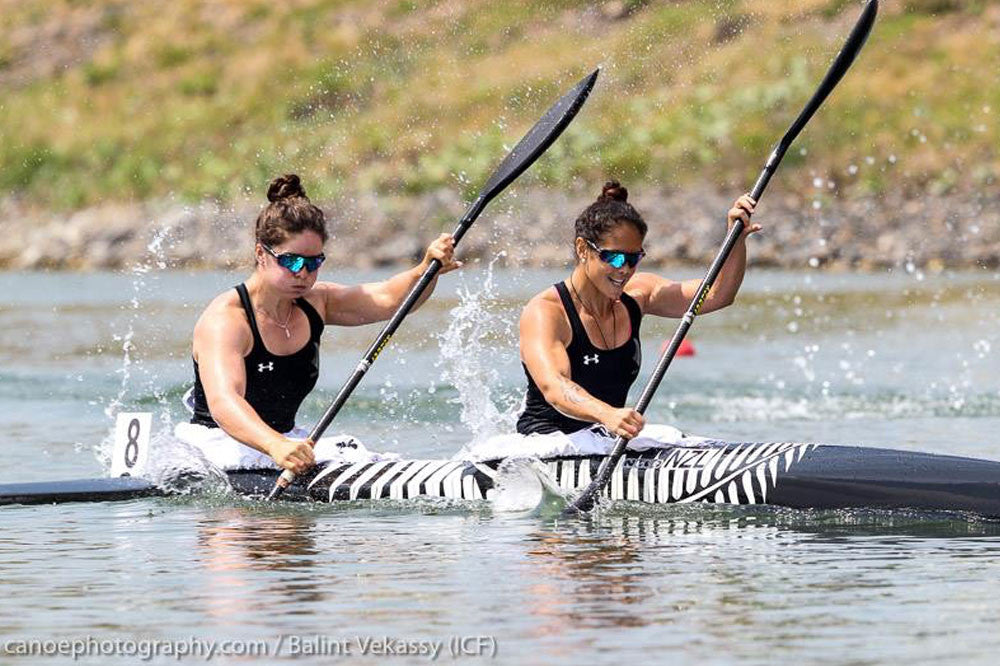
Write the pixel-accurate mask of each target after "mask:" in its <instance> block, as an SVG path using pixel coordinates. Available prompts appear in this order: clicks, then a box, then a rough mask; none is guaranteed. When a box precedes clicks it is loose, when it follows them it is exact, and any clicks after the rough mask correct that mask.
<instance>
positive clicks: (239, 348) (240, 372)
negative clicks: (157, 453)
mask: <svg viewBox="0 0 1000 666" xmlns="http://www.w3.org/2000/svg"><path fill="white" fill-rule="evenodd" d="M230 309H231V308H230ZM225 310H226V309H223V308H220V307H217V306H216V305H213V306H212V307H211V308H210V309H209V310H207V311H206V312H205V314H203V315H202V317H201V319H199V321H198V323H197V325H196V326H195V329H194V353H195V358H196V359H197V361H198V372H199V374H200V376H201V383H202V386H203V387H204V389H205V397H206V398H207V399H208V409H209V411H210V412H211V413H212V418H214V419H215V422H216V423H218V424H219V427H221V428H222V429H223V430H225V431H226V433H227V434H228V435H230V436H231V437H232V438H233V439H236V440H237V441H240V442H242V443H244V444H246V445H247V446H250V447H253V448H255V449H257V450H258V451H261V452H262V453H266V454H268V455H270V454H271V448H272V445H273V443H274V442H275V441H277V440H280V439H283V437H282V435H281V433H278V432H276V431H275V430H273V429H272V428H271V427H269V426H268V425H267V424H266V423H264V421H263V420H262V419H261V418H260V416H258V414H257V412H256V411H254V409H253V407H251V406H250V403H248V402H247V401H246V400H245V399H244V397H243V395H244V393H245V392H246V370H245V368H244V365H243V356H244V354H245V352H246V350H247V348H248V347H249V346H250V344H251V342H250V341H249V340H248V337H249V330H247V327H246V325H245V324H244V323H243V322H241V321H240V320H239V319H238V318H237V317H236V316H233V314H232V313H231V312H227V311H225Z"/></svg>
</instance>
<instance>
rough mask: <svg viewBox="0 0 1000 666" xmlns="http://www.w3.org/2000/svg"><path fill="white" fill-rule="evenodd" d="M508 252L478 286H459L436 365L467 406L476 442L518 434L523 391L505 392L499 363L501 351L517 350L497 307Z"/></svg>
mask: <svg viewBox="0 0 1000 666" xmlns="http://www.w3.org/2000/svg"><path fill="white" fill-rule="evenodd" d="M505 256H506V253H504V252H500V253H499V254H497V256H496V257H494V258H493V260H492V261H491V262H490V264H489V266H488V267H487V269H486V279H485V281H484V282H483V284H482V286H481V287H480V288H479V289H478V290H473V289H470V288H468V287H461V288H459V290H458V297H459V305H458V306H457V307H455V308H453V309H452V310H451V312H450V313H449V324H448V328H447V329H446V330H445V331H444V332H443V333H441V334H439V335H438V336H437V337H438V346H439V348H440V350H441V356H440V360H439V361H438V363H437V365H438V366H439V367H442V368H443V370H442V373H441V374H442V379H443V380H444V381H445V382H447V383H450V384H451V385H453V386H454V387H455V390H456V391H458V397H457V398H455V399H453V402H455V403H458V404H460V405H461V406H462V411H461V415H460V418H461V421H462V424H463V425H464V426H466V427H467V428H468V429H469V430H471V431H472V437H473V443H476V442H480V441H483V440H485V439H488V438H490V437H493V436H495V435H499V434H502V433H509V432H513V430H514V426H515V423H516V421H517V412H518V410H519V408H520V399H521V396H520V393H515V392H513V391H511V390H510V388H509V387H508V388H507V390H504V382H503V379H502V375H501V372H500V369H499V368H498V362H497V349H516V348H517V334H516V330H515V326H514V322H513V321H512V320H511V319H509V318H506V317H504V316H503V315H502V314H500V313H499V312H498V307H497V305H498V303H497V301H498V295H497V290H496V285H495V283H494V275H493V269H494V264H495V263H496V262H497V261H499V260H500V259H502V258H504V257H505Z"/></svg>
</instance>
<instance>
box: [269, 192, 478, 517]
mask: <svg viewBox="0 0 1000 666" xmlns="http://www.w3.org/2000/svg"><path fill="white" fill-rule="evenodd" d="M485 206H486V202H485V201H484V199H483V197H482V196H480V197H479V198H478V199H476V200H475V201H474V202H473V203H472V205H471V206H469V208H468V210H466V211H465V215H463V216H462V219H461V221H460V222H459V224H458V227H457V228H456V229H455V232H454V233H453V234H452V238H454V239H455V245H456V246H458V242H459V241H460V240H462V237H463V236H465V232H467V231H468V230H469V227H471V226H472V223H473V222H475V221H476V218H477V217H479V214H480V213H481V212H482V211H483V208H485ZM440 270H441V262H440V261H438V260H437V259H432V260H431V263H430V265H429V266H428V267H427V269H426V270H425V271H424V272H423V274H422V275H421V276H420V279H419V280H417V281H416V283H414V285H413V286H412V287H411V288H410V292H409V293H408V294H407V295H406V298H405V299H404V300H403V302H402V304H400V306H399V307H398V308H397V309H396V312H395V314H393V315H392V317H391V318H390V319H389V321H387V322H386V324H385V326H383V327H382V331H381V332H380V333H379V334H378V337H377V338H376V339H375V341H374V342H373V343H372V344H371V346H370V347H368V351H366V352H365V353H364V355H363V356H362V357H361V360H360V361H359V362H358V367H356V368H355V369H354V372H352V373H351V376H350V377H348V378H347V381H346V382H344V385H343V386H341V387H340V391H338V392H337V396H336V397H335V398H334V400H333V402H331V403H330V406H329V407H327V408H326V411H325V412H323V416H321V417H320V419H319V421H318V422H317V423H316V425H315V426H314V427H313V429H312V432H310V433H309V439H308V440H306V441H308V442H309V444H310V445H312V446H315V444H316V442H318V441H319V438H320V437H322V436H323V433H324V432H326V429H327V428H328V427H330V423H332V422H333V419H334V418H336V416H337V414H338V413H339V412H340V410H341V408H342V407H343V406H344V404H345V403H346V402H347V400H348V398H350V397H351V394H352V393H353V392H354V389H355V388H357V386H358V384H360V383H361V380H362V379H363V378H364V376H365V374H367V373H368V370H369V369H370V368H371V367H372V364H373V363H375V360H376V359H377V358H378V356H379V354H381V353H382V350H383V349H385V346H386V345H387V344H389V340H390V339H391V338H392V336H393V334H394V333H395V332H396V329H398V328H399V326H400V324H402V323H403V320H404V319H405V318H406V315H408V314H409V313H410V311H411V310H412V309H413V307H414V306H415V305H416V304H417V301H419V300H420V297H421V296H422V295H423V293H424V291H426V290H427V287H428V286H430V284H431V282H433V281H434V278H435V277H437V274H438V271H440ZM294 480H295V473H294V472H292V471H290V470H287V469H286V470H285V471H283V472H282V473H281V476H280V477H278V481H277V483H275V485H274V488H272V489H271V493H270V494H269V495H268V499H269V500H272V499H275V498H277V497H278V496H280V495H281V493H282V492H283V491H284V489H285V488H287V487H288V484H290V483H291V482H292V481H294Z"/></svg>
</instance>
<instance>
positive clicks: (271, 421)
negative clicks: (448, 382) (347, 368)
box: [178, 174, 461, 474]
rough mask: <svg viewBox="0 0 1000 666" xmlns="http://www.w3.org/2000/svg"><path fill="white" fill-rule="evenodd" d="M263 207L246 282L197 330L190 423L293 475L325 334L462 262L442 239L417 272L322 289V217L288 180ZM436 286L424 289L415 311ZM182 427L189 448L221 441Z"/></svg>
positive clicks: (396, 301) (364, 319) (363, 319)
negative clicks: (302, 409) (435, 264)
mask: <svg viewBox="0 0 1000 666" xmlns="http://www.w3.org/2000/svg"><path fill="white" fill-rule="evenodd" d="M267 198H268V200H269V201H270V203H269V204H268V205H267V206H265V207H264V209H263V210H262V211H261V213H260V214H259V215H258V217H257V222H256V226H255V230H254V238H255V241H256V244H255V247H254V260H255V264H256V265H255V267H254V272H253V274H252V275H251V276H250V277H249V278H248V279H247V280H246V282H244V283H243V284H241V285H239V286H237V287H236V288H235V289H231V290H229V291H226V292H224V293H222V294H220V295H219V296H217V297H216V298H215V300H213V301H212V302H211V303H210V304H209V306H208V307H207V308H206V309H205V311H204V312H203V313H202V315H201V317H200V318H199V319H198V322H197V324H196V325H195V329H194V344H193V355H194V378H195V386H194V390H193V394H192V397H193V410H194V415H193V417H192V418H191V423H192V424H196V425H197V426H202V427H203V428H209V429H212V428H221V429H222V430H223V431H225V433H226V434H228V435H229V436H230V437H232V438H233V439H235V440H237V441H239V442H242V443H243V444H246V445H247V446H250V447H252V448H254V449H256V450H257V451H260V452H262V453H265V454H267V455H268V456H270V457H271V458H272V459H273V460H274V462H275V463H277V464H278V465H279V466H280V467H283V468H285V469H288V470H291V471H292V472H295V473H296V474H299V473H302V472H305V471H306V470H308V469H309V468H310V467H312V465H313V464H314V458H313V451H312V448H311V447H310V446H308V445H307V444H306V443H305V442H304V441H303V440H302V439H296V438H294V437H289V436H288V433H290V432H291V431H292V430H293V429H294V427H295V414H296V412H297V411H298V408H299V405H300V404H302V401H303V399H305V397H306V396H307V395H308V394H309V392H310V391H311V390H312V389H313V387H314V386H315V385H316V379H317V377H318V376H319V341H320V335H321V334H322V333H323V327H324V325H325V324H333V325H338V326H359V325H361V324H368V323H371V322H377V321H383V320H386V319H388V318H389V317H390V316H392V314H393V312H395V310H396V309H397V308H398V307H399V305H400V304H401V303H402V302H403V300H404V298H405V296H406V294H407V293H408V292H409V290H410V288H411V287H412V286H413V285H414V284H415V283H416V282H417V280H418V279H419V278H420V276H421V274H422V273H423V272H424V270H425V269H426V268H427V266H428V264H430V262H431V261H432V260H433V259H437V260H439V261H440V262H441V264H442V267H441V270H440V272H439V273H438V274H439V275H440V274H443V273H447V272H449V271H452V270H454V269H456V268H458V267H459V266H460V265H461V263H460V262H457V261H455V258H454V250H455V243H454V240H453V239H452V237H451V236H450V235H448V234H442V235H441V236H439V237H438V238H437V240H435V241H434V242H432V243H431V244H430V245H429V246H428V248H427V251H426V254H425V255H424V258H423V261H422V262H421V263H420V264H419V265H417V266H416V267H415V268H412V269H410V270H408V271H404V272H402V273H399V274H398V275H395V276H393V277H391V278H389V279H388V280H385V281H383V282H373V283H368V284H359V285H342V284H336V283H333V282H319V281H317V277H318V275H319V268H320V266H321V265H322V264H323V261H324V260H325V259H326V255H325V254H324V252H323V246H324V244H325V243H326V240H327V231H326V221H325V217H324V215H323V211H322V210H320V209H319V208H317V207H316V206H315V205H313V204H312V202H310V201H309V198H308V197H307V196H306V193H305V190H304V189H303V188H302V185H301V183H300V181H299V177H298V176H296V175H294V174H293V175H286V176H282V177H280V178H277V179H275V180H274V181H273V182H272V183H271V185H270V187H269V188H268V191H267ZM434 286H435V283H431V285H430V288H429V289H427V290H426V291H425V292H424V294H423V296H422V297H421V299H420V300H419V301H418V303H417V305H418V306H419V304H420V303H422V302H423V301H425V300H426V299H427V297H428V296H429V295H430V293H431V292H432V291H433V290H434ZM181 425H182V426H184V428H183V429H182V428H181V427H180V426H179V427H178V436H181V437H182V439H187V440H200V442H199V441H195V442H192V443H196V444H199V443H200V444H204V443H205V441H211V440H212V439H213V438H217V437H218V430H216V431H214V432H212V433H206V432H199V430H198V429H197V428H193V426H190V425H188V424H181ZM182 430H183V433H182ZM182 435H183V436H182ZM204 435H208V436H207V437H206V436H204ZM303 436H304V435H303Z"/></svg>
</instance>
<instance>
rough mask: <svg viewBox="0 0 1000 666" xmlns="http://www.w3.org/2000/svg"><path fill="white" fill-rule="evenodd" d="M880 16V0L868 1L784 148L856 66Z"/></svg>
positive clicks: (794, 126)
mask: <svg viewBox="0 0 1000 666" xmlns="http://www.w3.org/2000/svg"><path fill="white" fill-rule="evenodd" d="M877 15H878V0H868V3H867V4H865V8H864V9H863V10H862V11H861V16H860V17H859V18H858V22H857V23H855V24H854V29H853V30H851V34H850V35H849V36H848V37H847V41H846V42H844V46H843V48H841V49H840V53H838V54H837V57H836V58H834V60H833V64H832V65H830V69H829V70H828V71H827V73H826V76H824V77H823V81H822V82H820V84H819V88H817V89H816V92H815V93H814V94H813V96H812V99H810V100H809V103H808V104H806V105H805V107H804V108H803V109H802V112H801V113H800V114H799V117H798V118H796V119H795V122H794V123H792V126H791V127H789V128H788V132H786V133H785V136H784V138H782V140H781V143H782V145H784V146H786V147H787V146H788V145H790V144H791V143H792V141H794V140H795V137H797V136H798V135H799V132H801V131H802V128H803V127H805V126H806V123H808V122H809V119H810V118H812V117H813V114H814V113H816V110H817V109H819V107H820V105H822V104H823V102H824V101H825V100H826V98H827V97H828V96H829V95H830V93H831V92H833V89H834V88H836V87H837V84H838V83H840V80H841V79H842V78H844V74H846V73H847V70H848V69H850V68H851V65H852V64H854V60H855V58H857V57H858V54H859V53H860V52H861V47H862V46H864V45H865V42H866V41H867V40H868V35H870V34H871V32H872V26H874V25H875V17H876V16H877Z"/></svg>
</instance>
